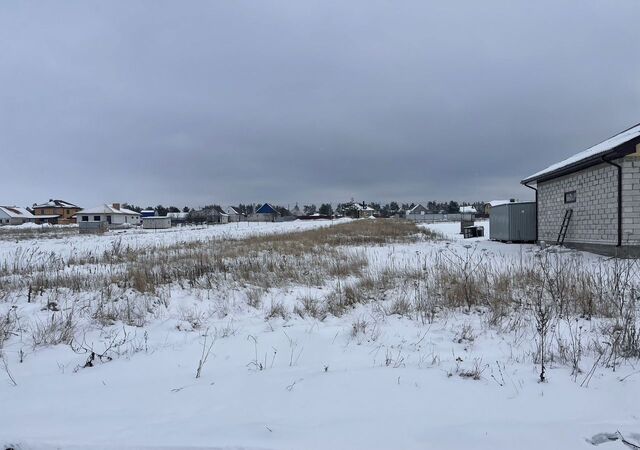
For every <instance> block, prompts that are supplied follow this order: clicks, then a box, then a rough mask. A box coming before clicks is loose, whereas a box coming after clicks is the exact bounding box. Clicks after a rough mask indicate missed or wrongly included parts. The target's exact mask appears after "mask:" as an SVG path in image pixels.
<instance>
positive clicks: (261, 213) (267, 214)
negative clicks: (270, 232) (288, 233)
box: [249, 203, 280, 222]
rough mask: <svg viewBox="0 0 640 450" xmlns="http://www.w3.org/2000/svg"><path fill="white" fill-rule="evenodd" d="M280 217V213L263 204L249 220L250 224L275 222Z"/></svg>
mask: <svg viewBox="0 0 640 450" xmlns="http://www.w3.org/2000/svg"><path fill="white" fill-rule="evenodd" d="M278 217H280V213H279V212H278V211H277V210H276V209H275V208H274V207H273V205H271V204H269V203H265V204H263V205H262V206H261V207H260V208H258V209H256V212H255V213H253V214H252V215H251V216H250V217H249V220H251V221H252V222H275V221H276V219H277V218H278Z"/></svg>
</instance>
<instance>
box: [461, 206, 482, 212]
mask: <svg viewBox="0 0 640 450" xmlns="http://www.w3.org/2000/svg"><path fill="white" fill-rule="evenodd" d="M460 212H461V213H474V214H475V213H477V212H478V211H476V209H475V208H474V207H473V206H461V207H460Z"/></svg>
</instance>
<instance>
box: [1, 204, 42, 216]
mask: <svg viewBox="0 0 640 450" xmlns="http://www.w3.org/2000/svg"><path fill="white" fill-rule="evenodd" d="M0 210H1V211H2V212H4V213H5V214H6V215H7V216H9V217H11V218H20V219H35V218H36V216H34V215H33V214H31V213H30V212H29V211H28V210H27V209H26V208H22V207H20V206H0Z"/></svg>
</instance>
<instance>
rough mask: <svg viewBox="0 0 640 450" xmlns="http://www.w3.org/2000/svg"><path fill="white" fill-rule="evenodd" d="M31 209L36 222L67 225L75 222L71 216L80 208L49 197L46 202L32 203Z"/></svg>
mask: <svg viewBox="0 0 640 450" xmlns="http://www.w3.org/2000/svg"><path fill="white" fill-rule="evenodd" d="M31 209H32V210H33V214H34V215H35V216H36V223H57V224H60V225H69V224H71V223H75V220H74V219H73V216H75V215H76V213H77V212H78V211H80V210H81V209H82V208H80V207H79V206H77V205H74V204H73V203H70V202H67V201H64V200H54V199H50V200H49V201H48V202H46V203H41V204H39V205H38V204H34V205H33V207H32V208H31Z"/></svg>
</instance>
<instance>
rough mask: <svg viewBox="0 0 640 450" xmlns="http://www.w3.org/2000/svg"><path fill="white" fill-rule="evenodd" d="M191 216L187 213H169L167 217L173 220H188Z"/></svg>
mask: <svg viewBox="0 0 640 450" xmlns="http://www.w3.org/2000/svg"><path fill="white" fill-rule="evenodd" d="M188 216H189V213H186V212H169V213H167V217H171V218H172V219H186V218H187V217H188Z"/></svg>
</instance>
